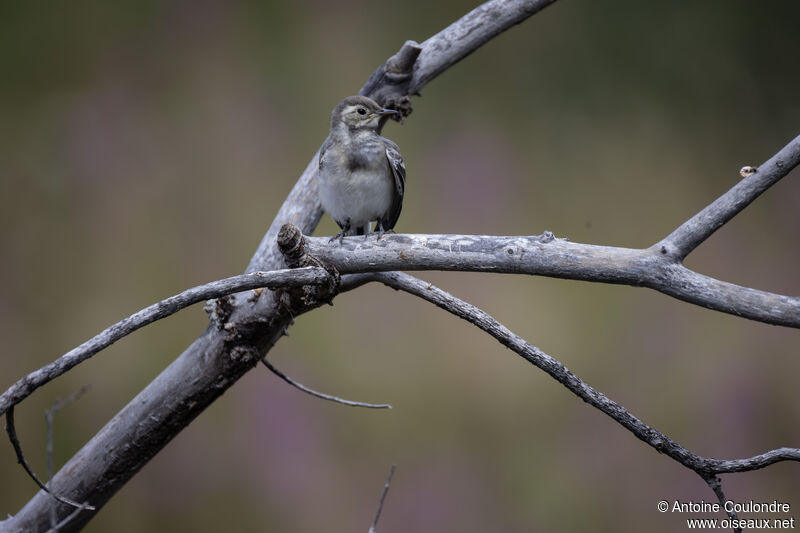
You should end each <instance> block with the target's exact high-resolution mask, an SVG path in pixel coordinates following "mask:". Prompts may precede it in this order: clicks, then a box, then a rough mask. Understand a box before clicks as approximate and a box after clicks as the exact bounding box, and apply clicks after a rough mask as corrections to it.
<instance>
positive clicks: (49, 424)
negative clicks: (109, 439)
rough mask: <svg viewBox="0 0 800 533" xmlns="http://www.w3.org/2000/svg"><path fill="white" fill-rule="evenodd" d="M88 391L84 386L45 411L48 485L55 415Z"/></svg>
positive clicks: (52, 515) (52, 514)
mask: <svg viewBox="0 0 800 533" xmlns="http://www.w3.org/2000/svg"><path fill="white" fill-rule="evenodd" d="M88 390H89V386H88V385H84V386H83V387H81V388H80V389H78V390H77V391H75V392H73V393H72V394H70V395H69V396H67V397H66V398H65V399H63V400H62V399H61V398H58V399H57V400H56V401H55V402H53V405H51V406H50V407H49V408H47V409H45V412H44V420H45V426H46V433H47V438H46V440H45V456H46V458H47V464H46V474H47V482H48V483H49V482H50V480H51V479H52V478H53V474H54V473H55V468H54V462H53V455H54V454H55V436H54V433H55V417H56V413H58V411H60V410H61V409H63V408H64V407H66V406H67V405H69V404H71V403H72V402H74V401H75V400H77V399H78V398H80V397H81V396H83V395H84V394H85V393H86V391H88ZM84 507H85V504H84V506H82V507H79V508H78V509H79V510H82V509H83V508H84ZM50 511H51V512H50V524H51V525H52V526H53V528H54V529H56V530H57V529H58V525H57V523H58V517H57V516H56V510H55V509H51V510H50ZM78 512H80V511H78ZM70 516H72V515H70Z"/></svg>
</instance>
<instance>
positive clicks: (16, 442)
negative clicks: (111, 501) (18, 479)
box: [6, 405, 94, 510]
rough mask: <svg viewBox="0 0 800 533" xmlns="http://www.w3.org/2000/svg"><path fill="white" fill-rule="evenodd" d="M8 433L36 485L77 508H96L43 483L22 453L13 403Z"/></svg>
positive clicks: (12, 444)
mask: <svg viewBox="0 0 800 533" xmlns="http://www.w3.org/2000/svg"><path fill="white" fill-rule="evenodd" d="M6 433H8V440H9V441H11V446H12V447H13V448H14V453H16V454H17V462H18V463H19V464H21V465H22V468H23V469H24V470H25V472H27V473H28V477H30V478H31V479H32V480H33V481H34V483H36V485H38V486H39V488H40V489H42V490H43V491H45V492H46V493H47V494H49V495H50V496H52V497H53V498H54V499H55V500H56V501H59V502H61V503H64V504H67V505H70V506H72V507H75V508H77V509H89V510H94V507H92V506H90V505H86V504H81V503H78V502H74V501H72V500H70V499H69V498H66V497H64V496H60V495H59V494H56V493H55V492H53V491H51V490H50V489H48V488H47V486H46V485H45V484H44V483H42V480H40V479H39V476H37V475H36V472H34V471H33V469H32V468H31V467H30V465H29V464H28V461H26V460H25V454H23V453H22V445H21V444H20V442H19V438H18V437H17V429H16V427H14V406H13V405H12V406H11V407H9V408H8V411H6Z"/></svg>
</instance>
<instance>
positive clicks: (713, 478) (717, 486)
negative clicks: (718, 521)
mask: <svg viewBox="0 0 800 533" xmlns="http://www.w3.org/2000/svg"><path fill="white" fill-rule="evenodd" d="M700 477H702V478H703V481H705V482H706V483H707V484H708V486H709V487H710V488H711V490H713V491H714V494H716V495H717V501H719V506H720V508H721V509H725V513H726V514H727V515H728V517H729V518H732V519H734V520H736V519H738V518H739V516H738V515H737V514H736V511H734V510H730V511H728V509H727V508H726V507H725V501H726V500H727V499H728V498H726V497H725V492H724V491H723V490H722V481H721V480H720V479H719V477H717V475H716V474H702V475H701V476H700ZM734 531H736V532H737V533H741V531H742V528H740V527H737V528H735V529H734Z"/></svg>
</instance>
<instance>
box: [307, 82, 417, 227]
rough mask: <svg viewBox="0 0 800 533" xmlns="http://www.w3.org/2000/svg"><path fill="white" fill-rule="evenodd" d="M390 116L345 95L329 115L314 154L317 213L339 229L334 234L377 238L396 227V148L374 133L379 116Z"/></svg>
mask: <svg viewBox="0 0 800 533" xmlns="http://www.w3.org/2000/svg"><path fill="white" fill-rule="evenodd" d="M392 113H396V111H394V110H392V109H384V108H383V107H381V106H380V105H378V104H377V103H376V102H375V101H374V100H372V99H370V98H367V97H365V96H349V97H347V98H345V99H344V100H342V101H341V102H339V104H338V105H337V106H336V107H335V108H334V110H333V112H332V113H331V131H330V134H329V135H328V138H327V139H325V142H324V143H323V145H322V149H321V150H320V154H319V174H318V179H319V196H320V201H321V203H322V207H323V209H325V211H327V212H328V214H330V215H331V217H332V218H333V220H334V221H335V222H336V223H337V224H338V225H339V227H340V228H342V232H341V233H340V234H339V235H337V236H336V237H339V238H340V239H341V238H343V237H344V235H351V234H364V235H366V234H368V233H369V226H370V222H372V221H377V226H376V230H377V231H378V233H379V236H380V235H382V234H383V233H384V232H386V231H390V230H392V229H393V228H394V226H395V224H396V223H397V219H398V217H399V216H400V211H401V209H402V207H403V194H404V192H405V183H406V169H405V165H404V164H403V156H402V155H401V154H400V150H399V148H398V147H397V145H396V144H395V143H394V142H392V141H390V140H389V139H386V138H384V137H381V136H380V135H379V134H378V129H379V127H380V124H381V121H382V120H384V117H385V116H387V115H389V114H392Z"/></svg>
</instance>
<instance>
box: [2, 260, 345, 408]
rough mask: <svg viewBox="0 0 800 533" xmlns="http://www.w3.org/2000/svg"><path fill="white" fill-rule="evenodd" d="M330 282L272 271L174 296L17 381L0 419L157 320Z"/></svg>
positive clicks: (323, 274)
mask: <svg viewBox="0 0 800 533" xmlns="http://www.w3.org/2000/svg"><path fill="white" fill-rule="evenodd" d="M329 281H330V274H328V272H327V271H326V270H325V269H323V268H317V267H307V268H298V269H285V270H273V271H272V272H251V273H249V274H242V275H239V276H233V277H230V278H225V279H221V280H217V281H212V282H211V283H206V284H205V285H199V286H197V287H192V288H191V289H187V290H185V291H183V292H181V293H178V294H176V295H175V296H170V297H169V298H167V299H165V300H161V301H160V302H158V303H154V304H153V305H151V306H149V307H145V308H144V309H142V310H141V311H138V312H136V313H134V314H132V315H130V316H129V317H127V318H124V319H122V320H120V321H119V322H117V323H116V324H114V325H112V326H109V327H107V328H106V329H104V330H103V331H101V332H100V333H98V334H97V335H95V336H94V337H92V338H91V339H89V340H88V341H86V342H84V343H83V344H81V345H80V346H78V347H76V348H73V349H72V350H70V351H68V352H67V353H65V354H64V355H62V356H61V357H59V358H58V359H56V360H55V361H53V362H52V363H50V364H49V365H46V366H43V367H42V368H40V369H39V370H35V371H34V372H31V373H30V374H28V375H27V376H25V377H24V378H22V379H20V380H19V381H17V382H16V383H15V384H14V385H12V386H11V387H9V388H8V389H7V390H6V391H5V392H4V393H3V394H2V395H0V415H2V414H3V413H5V412H6V411H7V410H8V409H9V408H10V407H11V406H14V405H16V404H18V403H19V402H21V401H22V400H24V399H25V398H27V397H28V396H30V395H31V394H33V391H35V390H36V389H38V388H39V387H41V386H42V385H44V384H45V383H49V382H50V381H52V380H54V379H55V378H57V377H58V376H60V375H62V374H64V373H65V372H67V371H68V370H70V369H71V368H73V367H74V366H76V365H78V364H80V363H82V362H84V361H86V360H87V359H89V358H90V357H92V356H93V355H94V354H96V353H97V352H99V351H101V350H103V349H105V348H108V347H109V346H111V345H112V344H114V343H115V342H117V341H118V340H120V339H121V338H123V337H125V336H127V335H130V334H131V333H133V332H134V331H136V330H137V329H140V328H142V327H144V326H146V325H148V324H152V323H153V322H155V321H156V320H160V319H162V318H166V317H168V316H170V315H172V314H175V313H177V312H178V311H180V310H181V309H184V308H186V307H189V306H190V305H194V304H196V303H198V302H202V301H205V300H209V299H212V298H219V297H221V296H226V295H228V294H231V293H234V292H238V291H246V290H249V289H257V288H268V289H277V288H281V287H301V286H304V285H322V284H325V283H328V282H329Z"/></svg>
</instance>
